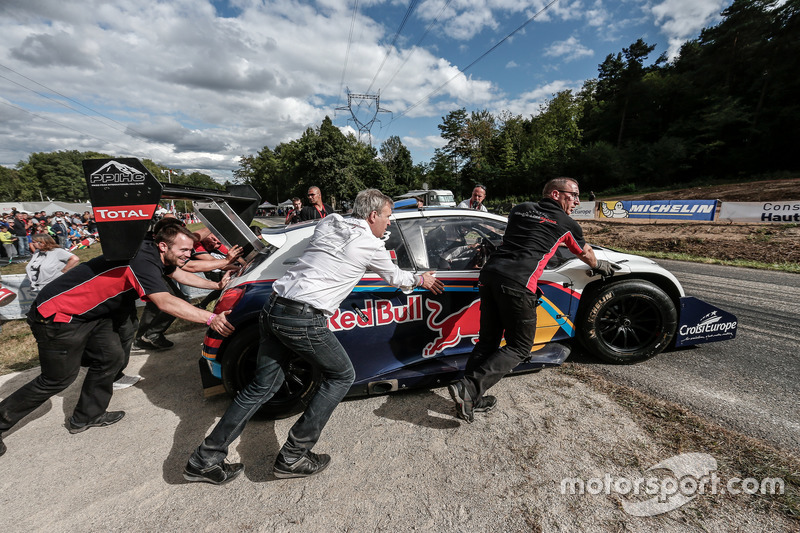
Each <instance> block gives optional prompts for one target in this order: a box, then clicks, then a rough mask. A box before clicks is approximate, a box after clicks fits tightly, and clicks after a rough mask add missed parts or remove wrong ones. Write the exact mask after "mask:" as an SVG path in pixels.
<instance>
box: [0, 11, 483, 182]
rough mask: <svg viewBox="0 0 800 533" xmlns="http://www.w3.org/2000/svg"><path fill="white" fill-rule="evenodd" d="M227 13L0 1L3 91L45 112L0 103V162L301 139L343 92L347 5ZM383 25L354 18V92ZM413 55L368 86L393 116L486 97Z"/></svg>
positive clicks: (154, 155)
mask: <svg viewBox="0 0 800 533" xmlns="http://www.w3.org/2000/svg"><path fill="white" fill-rule="evenodd" d="M376 3H377V2H367V3H365V4H363V5H364V6H368V5H369V4H373V5H374V4H376ZM224 11H225V12H224V13H222V14H223V15H225V18H222V17H221V16H217V12H216V10H215V8H214V6H212V5H211V4H210V3H209V2H208V1H207V0H173V1H158V0H119V1H117V2H113V3H107V2H101V1H99V0H97V1H94V2H89V3H88V4H86V3H83V2H70V1H63V0H42V1H41V2H26V1H22V0H9V1H6V2H5V3H4V4H3V5H2V6H0V51H3V52H0V65H6V66H8V67H10V68H12V69H13V70H14V71H15V72H16V73H19V74H15V73H14V72H11V71H6V70H5V69H2V68H1V67H0V74H2V75H3V76H5V77H8V78H10V79H12V80H13V82H7V81H6V80H2V79H0V90H2V94H3V96H4V97H5V98H7V99H8V102H10V103H12V104H13V105H16V106H18V107H21V108H23V109H29V110H33V111H37V115H39V116H40V117H41V118H37V117H33V116H31V115H28V114H27V113H24V112H23V111H15V108H8V106H0V113H2V114H3V116H4V117H8V121H4V124H3V125H0V131H3V132H4V133H5V136H4V143H3V146H2V147H0V164H14V163H16V162H17V161H18V160H20V159H25V158H26V157H27V155H28V154H29V153H31V152H35V151H52V150H59V149H73V148H76V147H79V146H80V147H83V146H85V147H86V149H92V150H98V151H103V152H106V153H112V154H115V155H116V154H121V153H123V152H126V155H134V156H138V157H147V158H150V159H154V160H157V161H163V162H164V163H165V164H170V165H172V166H179V164H184V165H190V166H192V168H197V167H198V162H199V161H203V162H204V164H209V165H213V168H223V167H227V168H236V163H235V161H236V159H237V158H238V156H239V155H242V154H248V153H255V152H256V151H258V150H260V149H261V148H262V147H263V146H265V145H266V146H271V147H274V146H275V145H276V144H278V143H280V142H285V141H288V140H290V139H293V138H297V137H299V136H300V135H301V134H302V132H303V131H304V130H305V129H306V128H307V127H314V126H317V125H319V123H320V121H321V120H322V118H323V117H324V116H325V115H329V116H331V117H333V116H334V108H335V107H336V105H337V104H338V105H341V104H344V103H346V97H345V96H344V94H343V92H340V81H341V78H342V69H343V65H344V57H345V50H346V48H347V45H348V37H349V27H350V22H351V16H352V6H351V5H350V4H349V3H348V2H345V1H344V0H325V2H324V3H322V4H302V3H298V2H296V1H294V0H267V1H266V2H262V1H255V0H237V1H232V2H230V6H229V8H226V9H225V10H224ZM464 15H465V16H464V17H462V18H461V19H460V20H461V22H460V24H461V25H462V27H463V28H464V29H463V31H466V32H468V31H470V30H469V29H468V28H469V27H470V26H471V25H473V24H474V22H471V21H472V19H473V18H475V17H477V18H481V17H483V16H484V15H485V14H484V15H480V14H477V13H472V14H464ZM455 27H458V24H456V25H455V26H454V28H455ZM391 31H394V30H393V29H387V28H386V27H384V26H383V25H382V24H381V23H379V22H378V21H376V20H373V19H371V18H369V17H368V16H366V15H365V14H363V13H361V14H360V16H359V17H358V35H357V38H356V39H354V40H353V41H352V42H351V43H350V44H351V46H350V55H349V61H348V66H347V72H346V78H345V84H346V85H348V86H350V87H351V88H352V89H354V91H355V92H358V91H363V90H364V89H365V88H366V87H368V86H370V84H371V83H372V79H373V77H374V76H375V72H376V71H377V69H378V65H380V63H381V61H382V60H383V58H384V55H385V51H386V48H385V45H384V42H383V41H384V39H385V38H386V36H387V34H388V32H391ZM409 52H410V51H408V50H401V53H400V54H399V55H398V54H396V53H393V54H391V55H390V57H389V59H388V61H387V62H386V65H385V66H384V68H383V70H382V71H381V75H380V76H378V78H377V80H376V83H375V87H374V88H373V90H372V91H371V92H375V91H377V90H379V89H383V91H382V99H383V100H382V104H383V102H391V104H392V106H393V108H392V111H394V112H395V113H400V112H402V111H404V110H405V109H407V108H408V106H410V105H412V104H416V103H418V105H417V106H416V107H415V108H414V109H413V110H412V111H411V112H409V116H426V115H430V114H432V113H438V112H439V106H440V105H442V101H446V102H450V103H453V102H455V103H458V104H459V105H469V104H471V103H472V102H474V101H477V102H479V103H480V102H486V101H488V100H490V99H491V98H492V93H493V91H494V90H495V87H494V86H493V85H492V83H491V82H488V81H484V80H479V79H472V78H470V77H467V76H464V75H463V74H462V73H460V72H459V70H458V68H457V67H455V66H453V65H452V64H451V63H450V62H449V61H447V60H445V59H443V58H441V57H439V56H437V55H435V54H433V53H431V52H430V51H429V50H427V49H424V48H420V49H416V50H414V53H413V54H409ZM409 55H410V57H409ZM407 58H408V61H407V62H406V63H405V64H403V62H404V61H405V60H406V59H407ZM401 67H402V70H399V69H400V68H401ZM398 72H399V74H398ZM395 74H397V75H395ZM393 75H395V76H394V77H393V79H391V80H390V78H392V76H393ZM23 76H25V77H27V78H29V79H30V80H36V81H37V82H39V83H41V84H43V85H45V86H46V87H47V88H48V89H45V88H43V87H42V86H39V85H37V84H36V83H35V82H32V81H30V80H26V79H25V78H24V77H23ZM451 79H452V81H451V82H450V83H447V82H448V81H449V80H451ZM390 81H391V83H389V82H390ZM14 82H16V83H17V84H20V85H22V86H23V87H21V86H20V85H16V84H15V83H14ZM50 89H52V90H55V91H58V92H59V93H61V94H63V95H65V96H66V97H68V98H70V99H72V100H77V101H79V102H81V103H82V104H84V105H87V106H88V107H90V108H92V109H93V110H98V111H99V112H101V113H102V114H104V115H106V116H109V117H112V118H113V119H114V120H115V121H118V123H114V122H111V121H109V120H107V119H104V118H99V117H96V116H95V119H98V120H99V122H98V120H95V119H90V118H88V117H86V116H84V115H80V114H78V113H76V112H75V111H72V110H68V109H63V108H61V109H57V108H55V107H53V104H52V102H47V101H44V100H43V99H42V98H41V97H40V96H38V95H37V94H36V93H35V92H34V91H38V92H46V93H50V94H52V93H51V91H50ZM342 90H343V88H342ZM437 90H438V92H435V93H434V91H437ZM426 97H432V99H431V100H426ZM57 98H58V99H61V98H60V97H57ZM437 100H438V101H437ZM67 103H68V104H69V105H70V106H71V107H73V108H75V109H77V110H79V111H81V112H83V113H86V114H88V115H95V114H94V113H93V112H92V111H87V110H86V109H84V108H80V106H79V105H77V104H75V103H74V102H69V101H68V102H67ZM2 107H5V109H2ZM384 107H385V106H384ZM43 108H44V110H43ZM337 123H340V122H339V121H337ZM340 124H341V123H340ZM70 128H72V129H70ZM75 130H77V131H75ZM126 132H128V133H127V134H126ZM98 139H100V140H98ZM193 158H195V160H192V159H193Z"/></svg>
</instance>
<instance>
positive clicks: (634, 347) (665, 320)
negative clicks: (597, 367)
mask: <svg viewBox="0 0 800 533" xmlns="http://www.w3.org/2000/svg"><path fill="white" fill-rule="evenodd" d="M588 297H589V299H588V301H586V302H583V301H581V309H580V312H579V313H578V318H577V319H576V324H575V327H576V329H577V332H578V333H577V336H578V340H579V341H580V343H581V345H583V347H584V348H585V349H586V350H587V351H588V352H590V353H592V354H594V355H597V356H598V357H600V358H601V359H603V360H605V361H608V362H611V363H622V364H628V363H635V362H637V361H644V360H645V359H649V358H651V357H653V356H654V355H657V354H659V353H661V352H662V351H663V350H664V349H665V348H666V347H667V346H669V344H670V342H672V338H673V337H674V336H675V330H676V328H677V324H678V312H677V309H676V308H675V303H674V302H673V301H672V299H671V298H670V297H669V296H668V295H667V294H666V293H665V292H664V291H663V290H661V289H660V288H659V287H657V286H656V285H654V284H653V283H650V282H649V281H645V280H624V281H618V282H614V283H610V284H608V285H603V286H601V287H600V288H598V289H597V290H595V291H592V292H591V293H590V294H589V295H588Z"/></svg>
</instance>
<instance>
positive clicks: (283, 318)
mask: <svg viewBox="0 0 800 533" xmlns="http://www.w3.org/2000/svg"><path fill="white" fill-rule="evenodd" d="M391 214H392V200H391V198H389V197H388V196H386V195H384V194H382V193H381V192H380V191H378V190H376V189H367V190H365V191H361V192H360V193H358V195H357V196H356V199H355V203H354V206H353V218H349V219H344V218H342V217H341V216H340V215H336V214H334V215H330V216H328V217H327V218H325V219H324V220H322V221H321V222H320V223H319V224H318V225H317V227H316V228H315V230H314V236H313V237H312V239H311V242H310V243H309V245H308V247H307V248H306V249H305V251H304V252H303V255H302V256H301V257H300V259H299V260H298V262H297V264H296V265H295V266H293V267H292V268H290V269H289V270H288V271H287V272H286V274H285V275H284V276H283V277H282V278H280V279H279V280H277V281H276V282H275V283H274V285H273V293H272V296H271V297H270V298H269V299H268V301H267V302H266V304H265V305H264V309H263V310H262V312H261V316H260V328H261V344H260V346H259V350H258V360H257V364H256V368H257V370H256V377H255V379H253V381H252V382H251V383H250V384H249V385H247V387H245V388H244V389H243V390H242V391H241V392H239V394H238V395H237V396H236V399H234V401H233V403H232V404H231V406H230V407H229V408H228V410H227V411H226V412H225V414H224V415H223V417H222V419H221V420H220V421H219V423H218V424H217V426H216V427H215V428H214V429H213V430H212V431H211V434H210V435H209V436H208V437H206V439H205V440H204V441H203V443H202V444H201V445H200V446H199V447H198V448H197V450H195V452H194V453H193V454H192V456H191V457H190V458H189V462H188V463H187V465H186V468H185V469H184V471H183V477H184V478H185V479H187V480H188V481H207V482H209V483H213V484H215V485H219V484H222V483H225V482H227V481H230V480H231V479H233V478H234V477H236V476H237V475H238V474H239V473H240V472H241V471H242V470H243V469H244V465H242V464H240V463H233V464H229V463H225V456H226V455H227V454H228V447H229V446H230V444H231V443H232V442H233V441H234V440H236V438H237V437H238V436H239V435H240V434H241V432H242V430H243V429H244V426H245V424H246V423H247V421H248V420H249V419H250V417H252V416H253V414H254V413H255V412H256V411H257V410H258V409H259V407H261V406H262V405H263V404H264V403H265V402H267V401H268V400H269V399H270V398H271V397H272V396H273V394H275V392H276V391H277V390H278V389H280V388H281V387H282V386H283V383H284V379H285V378H284V373H283V370H282V367H283V365H284V364H285V363H286V361H287V360H289V358H291V357H292V355H293V353H294V354H297V355H298V356H300V357H302V358H303V359H305V360H307V361H308V362H310V363H312V364H313V365H314V366H316V367H317V368H319V369H320V370H321V372H322V383H321V385H320V386H319V389H318V390H317V391H316V392H315V393H314V396H313V397H312V398H310V400H309V403H308V406H307V407H306V410H305V412H304V413H303V415H302V416H301V417H300V419H299V420H298V421H297V422H296V423H295V424H294V426H292V429H291V430H290V431H289V437H288V439H287V441H286V443H285V444H284V445H283V447H282V448H281V450H280V453H278V457H277V458H276V460H275V465H274V467H273V473H274V474H275V476H276V477H279V478H291V477H305V476H310V475H313V474H316V473H318V472H321V471H322V470H323V469H324V468H325V467H326V466H328V463H329V462H330V457H329V456H328V455H325V454H319V455H317V454H315V453H313V452H312V451H311V448H313V446H314V444H316V442H317V440H318V439H319V436H320V433H321V432H322V429H323V428H324V427H325V424H326V423H327V421H328V419H329V418H330V416H331V414H332V413H333V410H334V409H335V408H336V406H337V405H338V404H339V402H340V401H341V399H342V398H343V397H344V395H345V394H346V393H347V391H348V390H349V389H350V386H351V385H352V384H353V380H354V379H355V372H354V371H353V365H352V363H351V362H350V358H349V357H348V356H347V353H346V352H345V351H344V348H343V347H342V345H341V344H340V343H339V341H338V340H337V339H336V337H335V336H334V335H333V333H331V331H330V330H329V329H328V328H327V327H326V320H327V317H329V316H331V315H332V314H333V313H334V312H335V311H336V310H337V309H338V308H339V305H340V304H341V303H342V300H344V299H345V297H346V296H347V295H348V294H350V292H351V291H352V290H353V288H354V287H355V286H356V284H357V283H358V281H359V280H360V279H361V277H362V276H363V275H364V272H365V271H366V270H371V271H373V272H375V273H376V274H378V275H379V276H381V277H382V278H383V279H384V280H386V281H387V282H388V283H389V284H391V285H394V286H396V287H405V288H407V289H408V290H410V289H411V288H413V287H423V288H425V289H430V290H431V292H433V293H434V294H439V293H441V292H442V287H443V285H442V282H441V281H439V280H437V279H436V278H434V277H433V276H432V275H431V274H432V273H431V272H427V273H425V274H422V275H421V276H417V275H414V274H411V273H409V272H404V271H402V270H400V269H399V268H397V266H396V265H395V264H394V263H392V260H391V258H390V257H389V252H388V251H387V250H386V247H385V246H384V243H383V241H382V240H381V237H382V236H383V234H384V232H385V231H386V227H387V226H389V216H390V215H391Z"/></svg>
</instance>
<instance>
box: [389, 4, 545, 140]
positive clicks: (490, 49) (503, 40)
mask: <svg viewBox="0 0 800 533" xmlns="http://www.w3.org/2000/svg"><path fill="white" fill-rule="evenodd" d="M556 2H558V0H551V2H550V3H549V4H547V5H546V6H544V7H543V8H542V9H540V10H539V11H537V12H536V14H534V15H533V16H532V17H531V18H529V19H528V20H526V21H525V22H523V23H522V24H521V25H520V26H519V27H517V29H515V30H514V31H512V32H511V33H509V34H508V35H506V36H505V37H503V38H502V39H501V40H500V41H498V42H497V43H496V44H495V45H494V46H492V47H491V48H489V49H488V50H487V51H486V52H484V53H483V54H481V55H480V56H479V57H478V58H477V59H475V60H474V61H473V62H472V63H470V64H469V65H467V66H466V67H464V68H463V69H461V70H460V71H459V72H458V74H456V75H455V76H453V77H452V78H450V79H449V80H447V81H446V82H444V83H443V84H441V85H440V86H439V87H437V88H436V89H434V90H432V91H430V92H429V93H428V94H426V95H425V96H423V97H422V98H421V99H419V100H417V101H416V102H415V103H414V104H412V105H410V106H409V107H407V108H406V109H404V110H403V111H401V112H399V113H397V115H394V117H393V118H392V120H391V122H389V125H391V123H392V122H394V121H395V120H397V119H398V118H400V117H402V116H404V115H406V114H407V113H408V112H409V111H411V110H412V109H414V108H415V107H417V106H419V105H421V104H422V103H423V102H426V101H427V100H429V99H430V98H431V97H432V96H433V95H435V94H436V93H438V92H439V91H441V90H442V89H444V88H445V87H446V86H447V85H449V84H450V82H452V81H453V80H454V79H456V78H457V77H459V76H461V75H462V74H464V73H465V72H466V71H468V70H469V69H470V68H472V67H473V66H474V65H475V64H476V63H477V62H478V61H480V60H481V59H483V58H484V57H486V56H487V55H489V54H490V53H492V52H493V51H494V50H495V49H496V48H497V47H498V46H500V45H501V44H503V43H504V42H506V41H507V40H508V39H510V38H511V37H513V36H514V35H515V34H516V33H517V32H519V31H520V30H522V29H523V28H524V27H525V26H527V25H528V24H530V23H531V22H533V21H534V20H535V19H536V17H538V16H539V15H541V14H542V13H544V12H545V11H547V10H548V9H550V7H552V6H553V4H555V3H556ZM389 125H387V128H388V126H389Z"/></svg>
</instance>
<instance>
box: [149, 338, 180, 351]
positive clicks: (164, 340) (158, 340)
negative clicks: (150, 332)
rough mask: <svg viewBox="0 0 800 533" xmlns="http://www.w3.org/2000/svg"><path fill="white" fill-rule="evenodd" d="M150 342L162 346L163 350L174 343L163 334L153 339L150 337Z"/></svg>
mask: <svg viewBox="0 0 800 533" xmlns="http://www.w3.org/2000/svg"><path fill="white" fill-rule="evenodd" d="M151 342H152V343H153V344H155V345H156V346H158V347H159V348H164V349H165V350H166V349H167V348H172V347H173V346H175V343H174V342H172V341H171V340H169V339H168V338H166V337H165V336H164V335H159V336H158V337H156V338H155V339H151Z"/></svg>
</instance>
